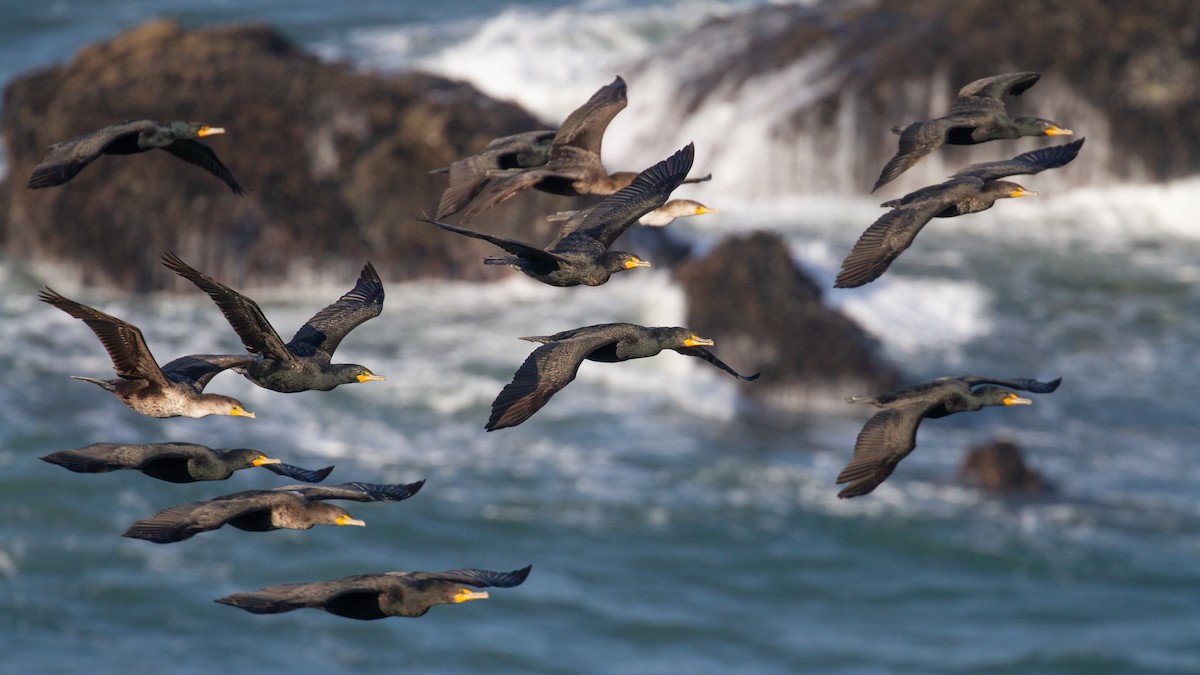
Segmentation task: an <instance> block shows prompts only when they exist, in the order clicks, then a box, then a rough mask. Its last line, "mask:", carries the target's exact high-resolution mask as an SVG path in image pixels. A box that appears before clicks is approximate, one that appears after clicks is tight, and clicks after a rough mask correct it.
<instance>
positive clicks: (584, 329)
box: [518, 323, 637, 344]
mask: <svg viewBox="0 0 1200 675" xmlns="http://www.w3.org/2000/svg"><path fill="white" fill-rule="evenodd" d="M629 329H634V330H636V329H637V327H636V326H634V325H633V324H631V323H597V324H593V325H591V326H581V327H579V328H572V329H570V330H564V331H562V332H561V333H555V334H554V335H526V336H524V337H521V338H518V339H519V340H528V341H529V342H540V343H542V344H546V343H547V342H558V341H559V340H566V339H569V338H573V337H576V336H578V335H587V334H591V333H595V332H597V331H612V330H621V331H622V335H621V336H619V337H623V336H624V335H625V334H627V332H628V331H629Z"/></svg>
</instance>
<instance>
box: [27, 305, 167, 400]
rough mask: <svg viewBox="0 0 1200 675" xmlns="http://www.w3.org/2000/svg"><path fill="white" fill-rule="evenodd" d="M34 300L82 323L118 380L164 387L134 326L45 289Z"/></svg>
mask: <svg viewBox="0 0 1200 675" xmlns="http://www.w3.org/2000/svg"><path fill="white" fill-rule="evenodd" d="M38 299H39V300H41V301H42V302H47V303H49V304H51V305H54V306H55V307H57V308H59V309H61V310H62V311H64V312H66V313H67V314H70V315H71V316H73V317H75V318H76V319H81V320H82V321H83V322H84V323H86V324H87V325H88V328H91V329H92V332H93V333H95V334H96V337H98V338H100V343H101V344H103V345H104V349H105V350H107V351H108V356H109V358H110V359H112V364H113V370H115V371H116V372H117V375H118V376H119V377H121V378H124V379H126V380H138V379H144V380H147V381H149V382H154V383H157V384H162V385H165V384H168V380H167V377H166V375H164V374H163V371H162V369H161V368H159V367H158V363H157V362H156V361H155V360H154V355H153V354H151V353H150V348H149V347H147V346H146V339H145V338H144V337H142V331H141V330H139V329H138V327H137V326H135V325H133V324H131V323H127V322H125V321H122V320H120V319H118V318H117V317H115V316H112V315H110V314H105V313H104V312H101V311H100V310H98V309H96V308H94V307H88V306H87V305H85V304H83V303H81V302H76V301H74V300H71V299H70V298H67V297H65V296H62V295H60V294H59V293H58V292H57V291H55V290H54V289H52V288H50V287H49V286H46V287H45V289H44V290H43V291H42V292H41V293H40V294H39V295H38Z"/></svg>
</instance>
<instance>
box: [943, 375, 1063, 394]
mask: <svg viewBox="0 0 1200 675" xmlns="http://www.w3.org/2000/svg"><path fill="white" fill-rule="evenodd" d="M957 379H959V380H962V381H963V382H966V383H967V385H969V386H971V387H974V386H976V385H980V384H994V385H996V386H998V387H1007V388H1009V389H1018V390H1021V391H1029V392H1033V393H1035V394H1049V393H1050V392H1052V391H1054V390H1055V389H1058V385H1060V384H1062V378H1061V377H1059V378H1055V379H1053V380H1050V381H1049V382H1042V381H1039V380H1034V379H1031V378H1025V377H1019V378H1016V379H1013V380H997V379H995V378H991V377H983V376H980V375H964V376H962V377H960V378H957Z"/></svg>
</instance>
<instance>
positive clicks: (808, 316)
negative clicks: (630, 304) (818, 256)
mask: <svg viewBox="0 0 1200 675" xmlns="http://www.w3.org/2000/svg"><path fill="white" fill-rule="evenodd" d="M675 278H676V280H677V281H678V283H679V284H680V285H681V286H683V288H684V292H685V293H686V294H687V305H688V313H687V323H686V325H687V326H688V327H689V328H691V329H693V330H695V331H696V332H697V333H698V334H700V335H702V336H704V337H707V338H711V339H713V340H714V342H715V343H716V347H715V351H716V353H717V354H718V355H719V356H720V358H721V360H723V361H725V362H726V363H728V364H730V365H731V366H733V367H734V368H736V369H738V370H739V371H741V372H743V373H753V372H757V371H762V376H761V377H760V378H759V379H758V380H756V381H754V382H743V383H742V385H741V386H742V392H743V393H744V394H746V395H748V396H750V397H752V398H754V399H756V400H758V401H760V402H763V403H766V404H768V405H770V406H772V407H776V408H782V409H786V410H797V409H811V408H813V407H815V406H824V405H829V406H830V407H834V408H835V409H837V410H843V411H844V407H845V402H844V400H843V399H844V398H845V397H846V396H848V395H851V394H861V393H863V392H873V391H887V390H889V389H893V388H895V386H896V384H897V382H898V381H899V378H898V376H897V373H896V371H895V369H893V368H892V367H891V366H890V365H888V364H887V363H885V362H884V361H883V360H882V359H881V358H880V357H879V355H878V346H877V344H876V343H875V341H874V340H873V339H871V338H870V337H869V336H868V335H867V334H866V332H864V331H863V329H862V328H861V327H859V326H858V325H857V324H856V323H854V322H853V321H852V320H850V319H849V318H847V317H846V316H844V315H842V314H840V313H838V312H836V311H834V310H832V309H829V308H827V307H825V306H823V305H822V304H821V291H820V289H819V288H818V287H817V285H816V284H815V283H814V282H813V281H812V280H811V279H809V278H808V277H807V276H806V275H805V274H804V272H803V271H801V269H800V268H799V267H797V265H796V264H795V262H794V261H793V260H792V257H791V255H790V254H789V252H788V249H787V246H786V245H785V244H784V242H783V240H782V238H780V237H779V236H778V235H775V234H770V233H766V232H756V233H753V234H750V235H746V236H739V237H733V238H730V239H726V240H725V241H723V242H721V243H720V244H718V245H717V246H716V247H714V248H713V250H712V251H711V252H709V253H708V254H707V255H705V256H704V257H702V258H700V259H697V260H691V261H687V262H684V263H682V264H681V265H680V266H679V267H678V268H676V270H675Z"/></svg>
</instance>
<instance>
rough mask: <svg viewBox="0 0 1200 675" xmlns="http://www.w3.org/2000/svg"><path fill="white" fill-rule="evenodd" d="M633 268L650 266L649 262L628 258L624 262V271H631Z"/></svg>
mask: <svg viewBox="0 0 1200 675" xmlns="http://www.w3.org/2000/svg"><path fill="white" fill-rule="evenodd" d="M635 267H652V265H651V264H650V261H649V260H642V259H641V258H630V259H629V260H627V261H626V262H625V269H627V270H631V269H633V268H635Z"/></svg>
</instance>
